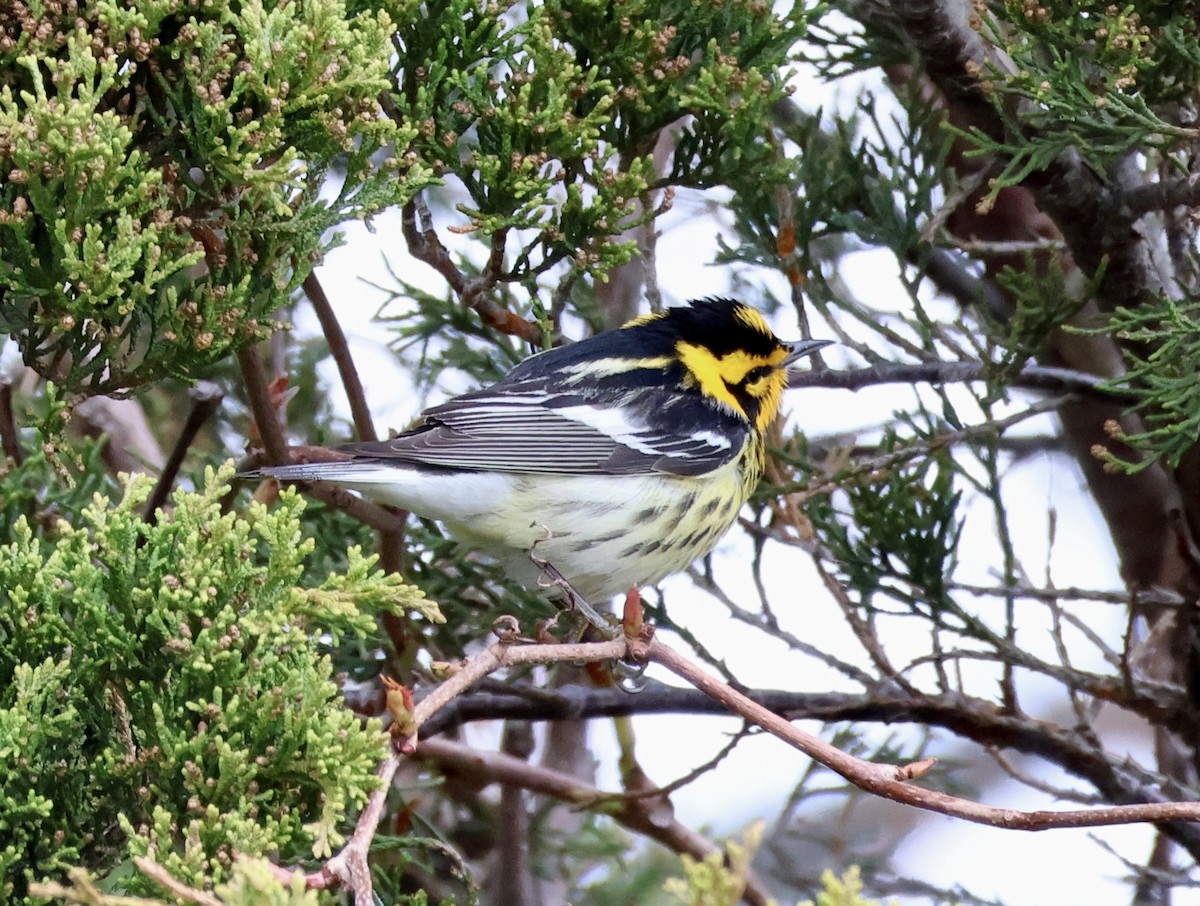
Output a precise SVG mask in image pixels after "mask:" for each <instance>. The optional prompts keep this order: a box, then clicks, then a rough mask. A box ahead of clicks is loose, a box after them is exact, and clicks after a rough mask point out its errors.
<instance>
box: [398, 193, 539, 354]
mask: <svg viewBox="0 0 1200 906" xmlns="http://www.w3.org/2000/svg"><path fill="white" fill-rule="evenodd" d="M400 222H401V231H402V232H403V234H404V241H405V242H406V243H407V244H408V251H409V253H410V254H411V255H412V256H413V257H414V258H416V259H417V260H418V261H423V262H425V263H426V264H428V265H429V266H430V267H432V268H433V269H434V270H435V271H437V272H438V273H439V274H441V275H442V276H443V277H444V278H445V279H446V282H447V283H449V284H450V288H451V289H452V290H454V293H455V295H457V296H458V298H459V299H460V300H461V301H462V303H463V305H465V306H466V307H467V308H470V309H473V310H474V311H476V312H478V314H479V317H480V319H481V320H482V321H483V323H484V324H487V325H488V326H489V327H492V328H494V329H496V330H498V331H500V332H501V333H504V334H508V335H509V336H513V337H518V338H520V339H522V340H525V341H526V342H528V343H531V344H533V345H535V346H540V345H541V344H542V342H543V340H544V337H543V336H542V329H541V327H539V326H538V325H537V324H534V323H533V322H531V321H526V320H525V319H524V318H522V317H520V316H519V315H516V314H513V313H512V312H511V311H509V310H508V309H506V308H503V307H501V306H499V305H497V304H496V303H495V302H493V301H492V300H491V299H490V298H489V297H488V292H489V291H490V290H491V289H492V287H494V286H495V284H496V281H497V280H499V279H501V277H502V276H503V275H502V273H501V272H500V270H501V268H502V267H503V260H504V257H503V253H504V248H503V237H502V235H501V234H499V233H498V234H496V236H493V237H492V246H491V252H490V254H489V258H488V265H487V267H486V268H485V270H484V272H483V273H482V274H481V275H480V276H478V277H470V278H468V277H467V276H466V275H465V274H464V273H463V272H462V271H461V270H459V268H458V266H457V265H456V264H455V263H454V261H453V259H451V257H450V252H449V251H448V250H447V249H446V246H444V245H443V244H442V240H441V239H439V238H438V235H437V233H435V232H434V229H433V217H432V215H431V214H430V213H429V208H428V206H426V204H425V200H424V199H423V198H421V196H420V195H418V196H417V197H416V198H414V199H413V200H412V201H410V202H409V203H408V204H406V205H405V206H404V209H403V211H402V212H401V220H400Z"/></svg>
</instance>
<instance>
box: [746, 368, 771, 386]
mask: <svg viewBox="0 0 1200 906" xmlns="http://www.w3.org/2000/svg"><path fill="white" fill-rule="evenodd" d="M770 373H771V367H770V366H769V365H759V366H758V367H756V368H751V369H750V370H749V371H747V372H746V377H745V378H744V379H743V380H742V383H743V384H753V383H755V382H756V381H761V380H762V379H763V378H765V377H766V376H767V375H768V374H770Z"/></svg>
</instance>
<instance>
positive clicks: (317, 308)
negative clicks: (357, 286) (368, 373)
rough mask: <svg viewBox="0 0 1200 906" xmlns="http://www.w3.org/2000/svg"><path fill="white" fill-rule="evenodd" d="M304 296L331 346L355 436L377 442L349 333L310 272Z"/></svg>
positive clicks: (306, 280)
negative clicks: (347, 334)
mask: <svg viewBox="0 0 1200 906" xmlns="http://www.w3.org/2000/svg"><path fill="white" fill-rule="evenodd" d="M303 287H304V294H305V295H306V296H307V297H308V301H309V302H310V303H311V304H312V307H313V311H314V312H316V314H317V320H318V321H320V322H321V332H322V333H323V334H325V341H326V342H327V343H329V354H330V355H332V356H333V361H334V364H336V365H337V370H338V376H339V377H341V379H342V387H343V388H344V389H345V391H346V397H347V398H348V399H349V401H350V417H351V418H352V419H353V420H354V433H355V434H356V435H357V436H358V439H359V440H362V441H373V440H377V439H378V437H377V435H376V434H375V424H374V422H373V421H372V420H371V410H370V409H369V408H368V407H367V397H366V394H365V393H364V392H363V385H362V381H361V380H359V377H358V368H357V367H355V365H354V359H353V357H352V356H351V355H350V346H349V344H348V343H347V342H346V333H345V331H343V330H342V325H341V324H339V323H338V319H337V314H336V313H335V312H334V310H333V305H331V304H330V302H329V296H328V295H326V293H325V288H324V287H323V286H321V281H320V280H318V279H317V274H316V272H315V271H310V272H309V274H308V276H307V277H305V278H304V284H303Z"/></svg>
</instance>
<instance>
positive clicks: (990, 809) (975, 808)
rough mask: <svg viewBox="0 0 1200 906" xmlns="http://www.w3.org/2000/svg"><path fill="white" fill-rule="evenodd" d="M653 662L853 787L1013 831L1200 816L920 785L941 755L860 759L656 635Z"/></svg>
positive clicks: (1191, 808)
mask: <svg viewBox="0 0 1200 906" xmlns="http://www.w3.org/2000/svg"><path fill="white" fill-rule="evenodd" d="M647 654H648V656H649V659H650V660H651V662H653V663H656V664H660V665H662V666H663V667H666V668H667V669H668V670H670V671H671V672H672V673H674V674H676V675H677V676H679V677H681V678H683V679H685V680H687V681H688V682H689V683H691V684H692V685H693V686H695V687H696V688H698V689H700V690H701V691H703V692H705V693H706V694H708V695H710V696H712V697H713V698H714V699H716V700H717V701H720V702H721V703H722V704H724V705H725V706H726V707H727V708H728V709H729V710H730V711H732V712H734V713H736V714H738V715H740V716H742V717H744V718H746V719H747V720H749V721H751V722H753V723H755V724H757V725H758V726H760V727H762V728H763V729H764V730H766V731H767V732H769V733H771V734H772V735H773V736H776V737H778V738H779V739H782V740H783V741H784V742H787V743H788V744H790V745H792V746H793V747H794V748H796V749H799V750H800V751H801V752H804V753H805V754H806V755H808V756H810V757H812V758H814V759H816V760H817V761H819V762H820V763H821V764H823V765H825V767H827V768H829V769H831V770H833V771H835V772H836V773H838V774H840V775H841V776H842V777H844V778H845V779H846V780H848V781H850V783H852V784H854V786H856V787H858V788H859V789H861V790H865V791H866V792H869V793H874V794H875V795H877V796H881V797H883V798H884V799H891V800H892V801H894V802H902V803H905V804H907V805H912V806H915V807H917V808H921V809H925V810H927V811H932V812H936V813H938V814H941V815H949V816H951V817H956V818H963V819H964V820H967V821H972V822H974V823H977V824H986V825H989V826H991V827H1005V828H1010V829H1013V830H1031V831H1033V830H1049V829H1051V828H1063V827H1101V826H1108V825H1113V824H1135V823H1141V822H1156V823H1158V822H1169V821H1200V802H1145V803H1137V804H1130V805H1112V806H1105V807H1100V808H1093V809H1079V810H1067V811H1055V810H1037V811H1023V810H1020V809H1004V808H996V807H994V806H989V805H984V804H983V803H980V802H975V801H973V800H970V799H965V798H963V797H961V796H952V795H949V794H948V793H942V792H938V791H936V790H929V789H926V788H924V787H919V786H915V785H914V784H913V783H911V781H913V780H916V779H918V778H920V777H921V776H923V775H924V774H926V773H928V772H929V771H930V770H931V769H932V768H933V767H934V765H935V764H936V760H934V759H927V760H924V761H918V762H914V763H912V764H909V765H882V764H875V763H873V762H869V761H864V760H863V759H861V758H856V757H854V756H853V755H850V754H848V753H846V752H843V751H842V750H841V749H838V748H837V747H836V746H833V745H830V744H829V743H827V742H825V740H823V739H821V738H820V737H817V736H813V735H812V734H809V733H805V732H804V731H802V730H800V729H798V728H796V727H795V726H793V725H792V724H791V723H790V722H789V721H787V720H786V719H784V718H782V717H780V716H779V715H777V714H774V713H772V712H771V711H768V710H767V709H766V708H764V707H762V706H761V705H759V704H757V703H756V702H754V701H752V700H751V699H749V698H747V697H746V696H744V695H742V694H741V693H740V692H738V691H737V690H735V689H734V688H733V687H731V686H729V685H727V684H726V683H723V682H721V681H720V680H718V679H716V678H715V677H712V676H710V675H709V674H707V673H705V672H704V671H703V670H701V669H699V668H698V667H697V666H696V665H695V664H693V663H692V662H691V661H688V660H687V659H686V658H684V657H682V656H681V655H679V654H678V653H677V652H675V651H673V650H672V649H670V648H668V647H667V646H666V645H664V644H662V643H661V642H659V641H658V640H657V639H651V641H650V643H649V650H648V652H647Z"/></svg>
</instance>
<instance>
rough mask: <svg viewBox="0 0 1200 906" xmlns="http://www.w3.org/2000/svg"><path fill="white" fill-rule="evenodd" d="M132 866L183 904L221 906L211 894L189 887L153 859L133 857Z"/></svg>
mask: <svg viewBox="0 0 1200 906" xmlns="http://www.w3.org/2000/svg"><path fill="white" fill-rule="evenodd" d="M133 864H134V865H136V866H137V869H138V871H140V872H141V873H142V874H144V875H145V876H146V877H148V878H149V879H150V880H152V881H154V883H156V884H158V885H159V886H160V887H163V888H165V889H166V890H169V891H171V893H173V894H174V895H175V896H176V897H178V898H179V899H181V900H184V901H185V902H188V903H198V904H199V906H221V901H220V900H219V899H217V898H216V897H215V896H213V895H212V894H211V893H208V892H207V891H204V890H197V889H196V888H194V887H189V886H188V885H187V884H184V883H183V882H182V881H180V880H179V879H178V878H176V877H174V876H173V875H172V874H171V873H170V872H169V871H167V870H166V869H165V868H163V867H162V866H161V865H159V864H158V863H157V862H155V861H154V860H153V859H148V858H146V857H145V856H134V857H133Z"/></svg>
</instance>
